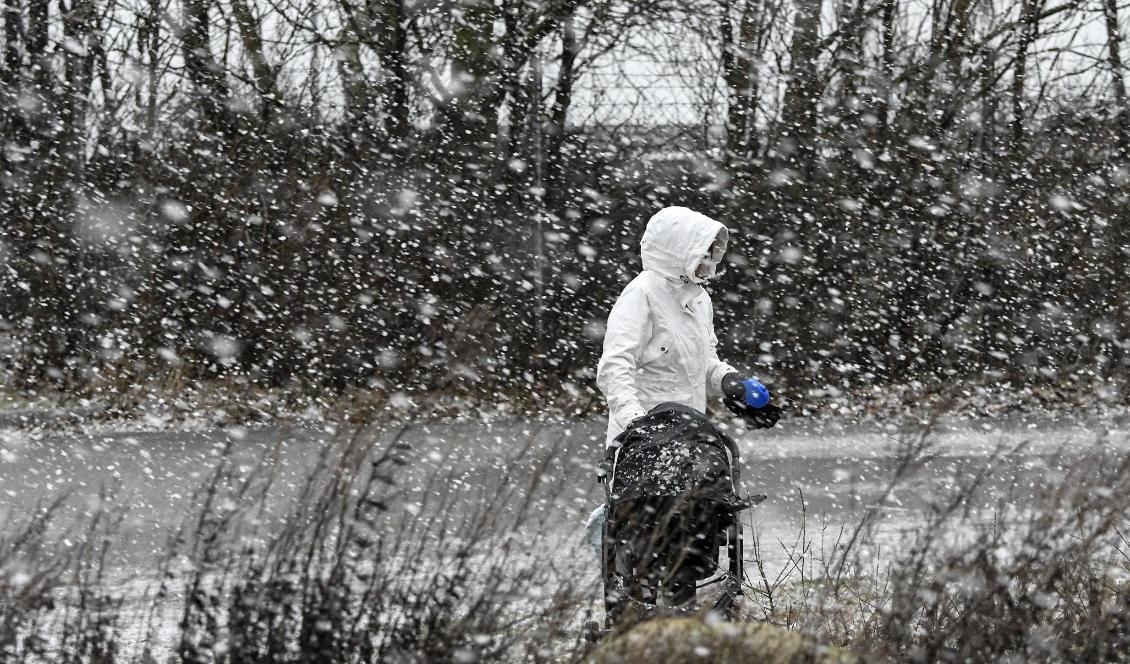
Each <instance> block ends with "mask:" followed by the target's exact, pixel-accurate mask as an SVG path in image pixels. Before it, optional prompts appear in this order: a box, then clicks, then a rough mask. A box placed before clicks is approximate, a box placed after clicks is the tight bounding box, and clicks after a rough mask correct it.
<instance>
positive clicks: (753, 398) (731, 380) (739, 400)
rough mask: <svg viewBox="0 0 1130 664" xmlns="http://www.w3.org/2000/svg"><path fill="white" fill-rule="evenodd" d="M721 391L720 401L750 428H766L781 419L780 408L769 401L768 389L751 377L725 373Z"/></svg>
mask: <svg viewBox="0 0 1130 664" xmlns="http://www.w3.org/2000/svg"><path fill="white" fill-rule="evenodd" d="M722 392H723V394H725V395H726V398H724V399H723V400H722V402H723V403H725V404H726V407H727V408H729V409H730V411H731V412H733V413H734V414H735V415H738V416H740V417H741V418H742V420H744V421H745V423H746V426H747V427H749V428H751V429H768V428H769V427H771V426H773V425H774V424H776V423H777V420H779V419H781V409H780V408H778V407H777V406H776V405H774V404H772V403H769V389H768V388H766V387H765V386H764V385H762V384H761V383H759V382H758V381H756V380H754V379H752V378H742V377H741V376H740V375H739V374H737V373H730V374H726V375H725V376H724V377H723V378H722Z"/></svg>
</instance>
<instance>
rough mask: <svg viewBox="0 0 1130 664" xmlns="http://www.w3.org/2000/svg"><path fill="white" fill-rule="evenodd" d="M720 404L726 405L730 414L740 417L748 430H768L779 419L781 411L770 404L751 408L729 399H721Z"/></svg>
mask: <svg viewBox="0 0 1130 664" xmlns="http://www.w3.org/2000/svg"><path fill="white" fill-rule="evenodd" d="M722 403H724V404H726V407H727V408H729V409H730V412H732V413H734V414H735V415H738V416H739V417H741V418H742V420H744V421H745V424H746V426H747V427H749V428H750V429H768V428H769V427H771V426H773V425H774V424H776V423H777V420H779V419H781V409H780V408H778V407H777V406H774V405H773V404H771V403H767V404H765V405H764V406H762V407H761V408H753V407H752V406H747V405H745V403H743V402H741V401H737V400H735V399H731V398H729V397H726V398H725V399H723V400H722Z"/></svg>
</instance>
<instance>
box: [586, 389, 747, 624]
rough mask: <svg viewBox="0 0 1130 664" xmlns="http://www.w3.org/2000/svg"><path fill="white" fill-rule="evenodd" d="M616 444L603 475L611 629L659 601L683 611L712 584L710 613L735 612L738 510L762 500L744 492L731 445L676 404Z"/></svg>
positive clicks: (605, 568) (739, 545)
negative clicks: (714, 593)
mask: <svg viewBox="0 0 1130 664" xmlns="http://www.w3.org/2000/svg"><path fill="white" fill-rule="evenodd" d="M616 441H617V442H618V443H619V445H618V446H617V447H613V448H610V450H609V452H608V455H607V456H606V458H605V460H604V462H603V463H602V464H601V473H600V481H601V482H602V483H603V484H604V489H605V505H604V509H605V522H604V530H603V538H602V546H601V572H602V576H603V581H604V606H605V629H606V630H609V629H611V628H612V627H613V625H615V624H617V623H619V622H620V621H621V620H625V621H626V622H635V621H637V620H642V619H645V618H647V617H649V616H650V615H651V614H652V613H653V612H655V611H656V609H657V608H658V607H663V606H667V607H672V610H674V611H680V610H684V609H685V607H687V606H688V605H690V604H691V602H692V601H693V600H694V599H695V597H696V592H697V591H698V590H699V589H700V588H705V587H707V586H714V585H716V584H717V585H718V586H720V587H719V588H718V590H719V591H720V594H719V596H718V599H717V601H716V602H715V603H714V606H713V609H714V610H715V611H718V612H719V613H721V614H723V615H725V616H726V617H732V613H733V612H734V609H735V606H734V603H735V600H736V599H737V598H738V597H739V596H740V595H741V594H742V590H741V582H742V579H743V569H742V564H743V563H742V526H741V521H740V520H739V518H738V513H739V512H740V511H741V510H744V509H746V508H749V507H751V506H753V505H755V504H757V503H760V502H761V501H762V500H764V499H765V496H754V497H751V498H745V499H743V498H742V496H741V493H740V490H739V487H740V477H739V474H740V465H739V463H738V451H737V446H736V445H735V444H734V441H733V440H732V439H731V438H730V437H729V436H727V435H726V434H725V433H723V432H722V431H720V430H719V429H718V428H717V427H715V426H714V425H713V424H711V423H710V422H709V421H708V420H707V419H706V416H705V415H704V414H702V413H700V412H699V411H697V410H695V409H693V408H688V407H686V406H682V405H679V404H661V405H659V406H657V407H655V408H654V409H652V410H651V412H649V413H648V414H647V415H645V416H644V417H641V418H639V419H638V420H636V421H635V422H634V423H633V425H632V426H631V427H630V428H629V429H628V430H626V431H624V432H623V433H621V434H620V435H619V436H618V437H617V438H616ZM723 555H724V557H725V560H724V562H723V561H722V556H723ZM664 610H666V609H664Z"/></svg>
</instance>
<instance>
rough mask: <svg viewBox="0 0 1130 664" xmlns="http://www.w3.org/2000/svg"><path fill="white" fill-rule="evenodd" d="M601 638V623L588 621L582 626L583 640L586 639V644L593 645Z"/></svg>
mask: <svg viewBox="0 0 1130 664" xmlns="http://www.w3.org/2000/svg"><path fill="white" fill-rule="evenodd" d="M600 637H601V629H600V623H598V622H597V621H595V620H586V621H585V624H584V625H582V626H581V638H582V639H584V642H585V643H587V644H589V645H592V644H595V643H596V642H597V641H599V640H600Z"/></svg>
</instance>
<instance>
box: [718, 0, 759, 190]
mask: <svg viewBox="0 0 1130 664" xmlns="http://www.w3.org/2000/svg"><path fill="white" fill-rule="evenodd" d="M741 3H742V4H741V17H740V19H739V22H738V34H737V38H736V39H735V37H734V34H733V27H732V25H731V23H730V0H725V2H724V3H723V7H722V24H721V26H720V31H721V37H722V76H723V78H724V80H725V82H726V89H727V92H728V102H729V103H728V106H727V111H726V160H727V162H728V163H729V164H730V165H731V168H732V169H734V170H737V171H746V170H748V168H749V164H750V162H751V161H752V160H753V157H754V154H755V153H756V147H757V146H756V136H755V123H756V120H757V98H758V93H759V84H760V80H759V78H758V72H757V67H756V61H755V60H754V50H755V49H756V48H757V44H756V42H757V36H758V34H757V33H758V30H759V27H760V21H761V11H762V7H761V2H760V0H741Z"/></svg>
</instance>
